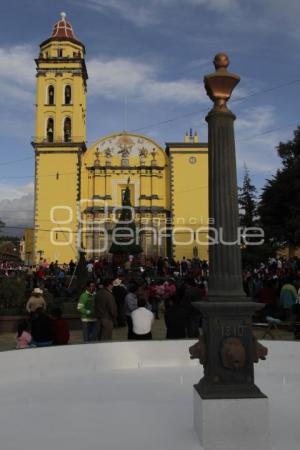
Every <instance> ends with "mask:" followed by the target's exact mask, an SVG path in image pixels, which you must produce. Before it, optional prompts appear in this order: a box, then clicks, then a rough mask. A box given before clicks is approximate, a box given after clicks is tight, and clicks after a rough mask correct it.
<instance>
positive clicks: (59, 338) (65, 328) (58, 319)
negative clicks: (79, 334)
mask: <svg viewBox="0 0 300 450" xmlns="http://www.w3.org/2000/svg"><path fill="white" fill-rule="evenodd" d="M52 318H53V321H52V326H53V335H54V339H53V344H54V345H67V344H68V343H69V340H70V328H69V324H68V322H67V321H66V320H65V319H63V318H62V311H61V309H60V308H55V309H54V310H53V311H52Z"/></svg>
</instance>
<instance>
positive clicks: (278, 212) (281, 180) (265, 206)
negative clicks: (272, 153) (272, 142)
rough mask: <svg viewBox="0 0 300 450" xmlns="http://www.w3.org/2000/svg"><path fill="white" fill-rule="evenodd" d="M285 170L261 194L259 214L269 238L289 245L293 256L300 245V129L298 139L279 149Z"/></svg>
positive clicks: (290, 254)
mask: <svg viewBox="0 0 300 450" xmlns="http://www.w3.org/2000/svg"><path fill="white" fill-rule="evenodd" d="M277 152H278V155H279V156H280V158H281V159H282V163H283V167H282V168H281V169H279V170H278V171H277V173H276V175H275V176H273V178H272V179H270V180H267V183H266V185H265V186H264V188H263V193H262V195H261V202H260V206H259V215H260V220H261V224H262V226H263V228H264V230H265V234H266V237H267V238H268V239H269V240H270V241H272V242H273V243H275V244H277V245H278V246H287V247H288V249H289V256H290V257H292V256H294V251H295V248H296V247H297V246H299V245H300V127H298V128H297V130H295V132H294V139H293V140H291V141H288V142H287V143H285V144H284V143H282V142H280V144H279V145H278V147H277Z"/></svg>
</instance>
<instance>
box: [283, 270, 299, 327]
mask: <svg viewBox="0 0 300 450" xmlns="http://www.w3.org/2000/svg"><path fill="white" fill-rule="evenodd" d="M296 300H297V290H296V288H295V286H294V285H293V282H292V280H291V279H289V278H288V279H286V281H285V283H284V285H283V286H282V288H281V291H280V306H281V307H282V308H283V310H284V313H285V319H286V320H290V319H291V315H292V308H293V306H294V304H295V303H296Z"/></svg>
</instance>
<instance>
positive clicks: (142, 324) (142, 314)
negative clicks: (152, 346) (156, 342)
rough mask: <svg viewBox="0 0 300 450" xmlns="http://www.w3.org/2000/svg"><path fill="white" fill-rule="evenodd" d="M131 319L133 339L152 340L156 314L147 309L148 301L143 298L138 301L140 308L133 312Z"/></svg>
mask: <svg viewBox="0 0 300 450" xmlns="http://www.w3.org/2000/svg"><path fill="white" fill-rule="evenodd" d="M131 319H132V339H135V340H139V341H141V340H149V339H152V332H151V328H152V325H153V322H154V314H153V313H152V312H151V311H149V309H147V308H146V300H145V299H144V298H143V297H140V298H139V299H138V307H137V308H136V309H135V310H134V311H132V313H131Z"/></svg>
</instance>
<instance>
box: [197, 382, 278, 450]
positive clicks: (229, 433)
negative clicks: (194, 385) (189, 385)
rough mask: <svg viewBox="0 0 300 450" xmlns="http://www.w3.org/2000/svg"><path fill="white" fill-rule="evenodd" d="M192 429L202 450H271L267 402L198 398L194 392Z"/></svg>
mask: <svg viewBox="0 0 300 450" xmlns="http://www.w3.org/2000/svg"><path fill="white" fill-rule="evenodd" d="M194 428H195V431H196V433H197V435H198V437H199V440H200V444H201V446H202V448H203V450H241V449H243V450H271V449H272V445H271V435H270V424H269V403H268V399H267V398H249V399H218V400H206V399H203V398H201V396H200V395H199V393H198V391H197V390H196V389H194Z"/></svg>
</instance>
